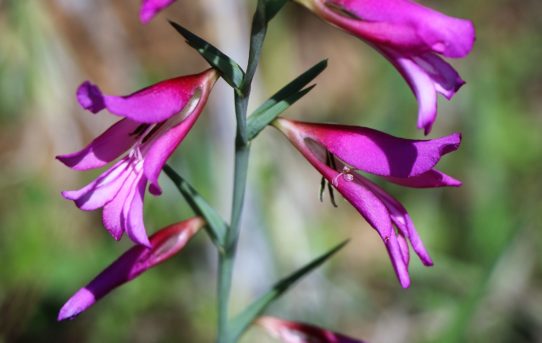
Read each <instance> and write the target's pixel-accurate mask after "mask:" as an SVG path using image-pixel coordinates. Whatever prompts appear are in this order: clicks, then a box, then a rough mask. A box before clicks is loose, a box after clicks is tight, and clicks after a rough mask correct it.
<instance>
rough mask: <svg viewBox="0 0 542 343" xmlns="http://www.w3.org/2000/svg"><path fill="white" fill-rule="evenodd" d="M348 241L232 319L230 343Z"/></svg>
mask: <svg viewBox="0 0 542 343" xmlns="http://www.w3.org/2000/svg"><path fill="white" fill-rule="evenodd" d="M347 243H348V240H346V241H344V242H342V243H340V244H339V245H337V246H335V247H334V248H332V249H331V250H329V251H328V252H326V253H325V254H323V255H321V256H319V257H318V258H316V259H314V260H313V261H311V262H310V263H308V264H306V265H305V266H304V267H302V268H300V269H298V270H297V271H295V272H294V273H292V274H291V275H289V276H287V277H286V278H284V279H282V280H280V281H279V282H277V283H276V284H275V285H274V286H273V287H272V288H271V289H270V290H269V291H267V293H265V294H263V295H262V296H260V297H259V298H258V299H257V300H256V301H254V302H253V303H252V304H251V305H249V306H248V307H247V308H246V309H245V310H244V311H243V312H241V313H240V314H239V315H238V316H237V317H235V318H234V319H233V321H232V322H231V324H230V327H229V329H230V330H229V338H230V340H229V341H230V342H235V341H237V339H238V338H239V337H240V336H241V334H243V332H245V330H246V329H247V328H248V327H249V326H250V324H251V323H252V322H253V321H254V320H255V319H256V318H257V317H258V316H259V315H260V314H261V313H262V312H263V311H264V310H265V309H266V308H267V306H269V305H270V304H271V303H272V302H273V301H274V300H276V299H277V298H278V297H280V296H281V295H282V294H283V293H284V292H286V291H287V290H288V289H289V288H290V287H292V286H293V285H294V284H295V283H296V282H297V281H298V280H300V279H301V278H302V277H303V276H305V275H307V274H308V273H310V272H311V271H313V270H314V269H316V268H317V267H319V266H320V265H321V264H322V263H324V262H325V261H327V260H328V259H329V258H330V257H331V256H333V255H334V254H335V253H336V252H338V251H339V250H341V249H342V248H343V247H344V246H345V245H346V244H347Z"/></svg>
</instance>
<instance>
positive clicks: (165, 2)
mask: <svg viewBox="0 0 542 343" xmlns="http://www.w3.org/2000/svg"><path fill="white" fill-rule="evenodd" d="M174 2H175V0H142V1H141V8H140V9H139V20H141V22H142V23H143V24H147V23H148V22H150V21H151V20H152V18H154V16H155V15H157V14H158V12H160V11H161V10H163V9H164V8H166V7H168V6H169V5H171V4H172V3H174Z"/></svg>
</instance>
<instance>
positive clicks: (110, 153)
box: [56, 119, 141, 170]
mask: <svg viewBox="0 0 542 343" xmlns="http://www.w3.org/2000/svg"><path fill="white" fill-rule="evenodd" d="M140 125H141V124H140V123H137V122H134V121H132V120H130V119H122V120H119V121H118V122H116V123H115V124H113V125H112V126H111V127H110V128H108V129H107V130H105V131H104V132H103V133H102V134H101V135H99V136H98V137H96V138H95V139H94V140H93V141H92V142H91V143H90V144H89V145H88V146H87V147H85V148H84V149H82V150H81V151H78V152H74V153H71V154H66V155H59V156H57V157H56V158H57V159H58V160H59V161H60V162H62V163H64V164H65V165H66V166H68V167H70V168H72V169H75V170H88V169H95V168H100V167H103V166H104V165H106V164H107V163H109V162H111V161H113V160H115V159H116V158H117V157H119V156H120V155H121V154H122V153H123V152H125V151H126V150H128V149H129V148H130V147H131V146H132V145H133V144H134V143H135V141H136V140H137V138H138V137H137V134H135V133H136V131H137V129H138V127H139V126H140Z"/></svg>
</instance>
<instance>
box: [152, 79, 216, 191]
mask: <svg viewBox="0 0 542 343" xmlns="http://www.w3.org/2000/svg"><path fill="white" fill-rule="evenodd" d="M213 82H214V81H213ZM209 92H210V87H204V88H203V90H202V91H201V93H199V92H196V93H195V94H194V97H193V98H192V99H190V101H189V102H188V103H187V105H186V106H185V109H184V110H183V112H181V113H179V114H178V115H176V116H174V117H172V118H170V119H169V120H168V121H166V122H165V123H164V125H163V126H162V127H161V128H160V130H159V132H156V133H155V134H154V137H153V138H151V139H150V141H149V142H147V143H146V146H145V148H144V149H145V150H146V149H148V150H147V151H146V152H145V153H144V154H145V163H144V166H143V169H144V172H145V176H146V178H147V179H148V181H149V183H150V187H149V191H150V192H151V193H152V194H154V195H159V194H161V193H162V190H161V188H160V186H159V185H158V176H159V175H160V172H161V171H162V168H163V167H164V164H165V163H166V162H167V160H168V159H169V157H170V156H171V154H173V152H174V151H175V150H176V149H177V147H178V146H179V144H180V143H181V142H182V141H183V139H184V138H185V137H186V135H187V134H188V132H189V131H190V129H192V127H193V126H194V124H195V123H196V120H197V119H198V118H199V116H200V114H201V112H202V111H203V108H204V107H205V104H206V103H207V99H208V97H209ZM179 120H180V121H179Z"/></svg>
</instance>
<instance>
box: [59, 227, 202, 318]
mask: <svg viewBox="0 0 542 343" xmlns="http://www.w3.org/2000/svg"><path fill="white" fill-rule="evenodd" d="M204 224H205V222H204V221H203V219H201V218H200V217H194V218H191V219H188V220H185V221H183V222H179V223H176V224H173V225H170V226H168V227H166V228H164V229H162V230H160V231H158V232H156V233H155V234H154V235H152V236H151V237H150V246H151V247H150V248H146V247H144V246H142V245H136V246H134V247H132V248H131V249H130V250H128V251H127V252H125V253H124V254H123V255H122V256H121V257H119V258H118V259H117V260H116V261H114V262H113V263H112V264H111V265H110V266H109V267H107V268H106V269H105V270H104V271H102V272H101V273H100V274H99V275H98V276H96V277H95V278H94V279H93V280H92V281H91V282H90V283H89V284H88V285H86V286H85V287H84V288H81V289H80V290H79V291H77V292H76V293H75V294H74V295H73V296H72V297H71V298H70V299H69V300H68V301H67V302H66V304H64V306H63V307H62V309H61V310H60V312H59V314H58V320H59V321H61V320H65V319H73V318H75V317H76V316H78V315H79V314H80V313H81V312H83V311H85V310H87V309H88V308H89V307H91V306H92V305H93V304H94V303H95V302H96V301H98V300H99V299H101V298H102V297H104V296H105V295H107V294H108V293H109V292H111V291H112V290H113V289H115V288H116V287H118V286H120V285H122V284H124V283H126V282H128V281H131V280H133V279H135V278H136V277H138V276H139V275H140V274H141V273H143V272H145V271H146V270H148V269H150V268H152V267H154V266H156V265H158V264H159V263H162V262H163V261H165V260H167V259H169V258H171V257H172V256H174V255H175V254H177V253H178V252H179V251H180V250H181V249H182V248H183V247H184V246H185V245H186V244H187V243H188V241H189V240H190V238H191V237H192V236H194V234H196V232H197V231H198V230H199V229H200V228H201V227H202V226H203V225H204Z"/></svg>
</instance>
